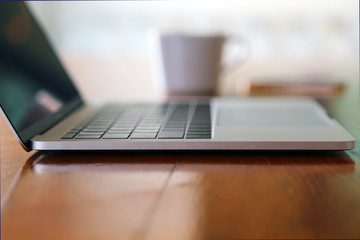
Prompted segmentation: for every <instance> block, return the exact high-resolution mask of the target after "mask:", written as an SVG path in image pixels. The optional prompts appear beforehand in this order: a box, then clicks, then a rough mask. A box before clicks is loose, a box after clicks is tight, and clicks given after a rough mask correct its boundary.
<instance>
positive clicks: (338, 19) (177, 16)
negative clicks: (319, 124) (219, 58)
mask: <svg viewBox="0 0 360 240" xmlns="http://www.w3.org/2000/svg"><path fill="white" fill-rule="evenodd" d="M28 5H29V6H30V7H31V9H32V10H33V12H34V13H35V14H36V16H37V18H38V19H39V21H40V22H41V24H42V25H43V27H44V28H45V30H46V32H47V33H48V35H49V37H50V39H51V41H52V42H53V43H54V45H55V47H56V48H57V50H58V52H59V54H60V56H61V57H62V59H63V61H64V63H65V65H66V66H67V68H68V70H69V71H70V74H71V75H72V76H73V78H74V80H75V82H76V84H77V85H78V86H79V89H80V90H81V92H82V94H83V96H84V97H85V98H90V97H91V98H104V97H106V98H107V99H114V100H122V99H152V98H158V97H160V95H159V92H157V90H156V89H155V88H154V86H153V84H152V79H151V78H152V74H151V68H150V63H149V56H148V43H147V35H148V33H149V31H151V30H153V29H160V30H181V31H185V32H186V31H191V32H201V33H222V34H224V35H226V36H239V35H240V36H243V37H245V38H246V39H247V41H248V42H249V45H250V52H251V54H250V56H249V58H248V60H247V61H246V63H245V64H243V65H242V66H239V67H238V68H237V69H236V71H233V72H232V73H231V74H229V75H226V74H224V76H223V77H222V79H221V82H220V85H219V88H220V92H221V94H225V95H237V94H243V89H241V86H242V83H244V82H245V81H246V80H244V79H249V78H262V79H264V78H265V79H266V78H268V79H273V78H276V79H279V78H280V79H289V80H291V79H293V78H295V77H296V76H312V75H321V76H324V78H325V79H329V81H332V80H333V79H336V80H337V81H347V80H348V79H349V78H354V77H355V78H356V77H357V79H358V76H359V1H358V0H346V1H344V0H317V1H311V0H291V1H288V0H271V1H267V0H241V1H226V0H223V1H110V2H103V1H100V2H96V1H90V2H83V1H80V2H74V1H64V2H62V1H53V2H47V1H41V2H28ZM239 86H240V87H239Z"/></svg>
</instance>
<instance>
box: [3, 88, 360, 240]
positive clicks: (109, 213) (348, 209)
mask: <svg viewBox="0 0 360 240" xmlns="http://www.w3.org/2000/svg"><path fill="white" fill-rule="evenodd" d="M358 103H359V102H358V93H357V89H356V88H351V89H350V91H348V94H347V95H345V96H344V97H342V98H340V99H337V100H334V101H324V102H323V104H324V106H326V108H327V109H328V110H329V112H330V114H331V115H332V116H333V117H335V118H336V119H338V120H339V121H340V122H341V123H342V124H343V125H344V126H345V127H346V128H347V129H348V130H349V131H350V132H351V133H352V134H353V135H354V136H355V137H356V138H357V139H359V136H360V107H359V104H358ZM1 185H2V186H1V187H2V189H1V196H2V199H1V201H2V211H1V239H4V240H11V239H21V240H28V239H34V240H35V239H36V240H40V239H44V240H49V239H51V240H57V239H59V240H60V239H61V240H62V239H64V240H65V239H66V240H69V239H70V240H71V239H75V240H92V239H94V240H95V239H96V240H98V239H156V240H159V239H172V240H173V239H242V238H255V239H259V238H312V239H314V238H360V225H359V223H360V146H359V142H358V147H357V148H356V149H355V150H351V151H346V152H236V151H232V152H31V153H25V152H24V151H23V150H22V149H21V147H20V146H19V145H18V144H17V143H16V140H15V139H14V137H13V136H12V134H11V132H10V131H9V129H8V128H7V127H6V126H5V124H4V121H3V120H1Z"/></svg>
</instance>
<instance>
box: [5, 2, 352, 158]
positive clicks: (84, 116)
mask: <svg viewBox="0 0 360 240" xmlns="http://www.w3.org/2000/svg"><path fill="white" fill-rule="evenodd" d="M16 19H18V20H19V19H20V20H21V21H20V20H19V21H17V20H16ZM0 29H1V31H0V52H1V55H0V104H1V112H2V114H3V116H4V117H5V119H6V120H7V121H8V124H9V126H10V127H11V128H12V130H13V132H14V134H15V135H16V136H17V137H18V139H19V141H20V143H21V144H22V146H23V147H24V148H25V149H26V150H28V151H29V150H32V149H36V150H346V149H352V148H354V146H355V139H354V138H353V137H352V136H351V135H350V134H349V133H348V132H347V131H346V130H345V129H344V128H343V127H341V126H340V125H339V124H338V123H337V122H336V121H335V120H333V119H330V118H329V117H328V116H327V114H326V112H325V111H324V109H323V108H322V107H321V106H320V105H319V104H317V103H316V102H315V101H313V100H311V99H306V98H213V99H208V100H198V99H189V100H188V101H176V100H173V101H169V102H154V103H146V104H145V103H111V104H103V105H92V104H88V103H85V102H84V101H83V100H82V98H81V96H80V95H79V92H78V91H77V89H76V87H75V86H74V84H73V82H72V81H71V79H70V78H69V76H68V74H67V73H66V70H65V69H64V67H63V66H62V64H61V63H60V61H59V59H58V57H57V56H56V54H55V53H54V51H53V49H52V47H51V46H50V44H49V42H48V40H47V38H46V37H45V36H44V34H43V32H42V31H41V30H40V28H39V26H38V24H36V22H35V20H34V19H33V17H32V16H31V14H30V13H29V11H28V10H27V8H26V6H25V5H24V4H23V3H19V2H6V3H2V4H1V10H0ZM109 87H111V86H109Z"/></svg>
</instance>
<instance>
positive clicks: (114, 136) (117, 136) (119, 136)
mask: <svg viewBox="0 0 360 240" xmlns="http://www.w3.org/2000/svg"><path fill="white" fill-rule="evenodd" d="M129 135H130V133H106V134H105V135H104V136H103V137H102V138H103V139H127V138H128V137H129Z"/></svg>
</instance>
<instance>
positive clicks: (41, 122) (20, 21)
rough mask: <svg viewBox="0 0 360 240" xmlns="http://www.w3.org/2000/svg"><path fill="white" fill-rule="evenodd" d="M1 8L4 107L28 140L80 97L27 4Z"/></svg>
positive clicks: (0, 60) (0, 74)
mask: <svg viewBox="0 0 360 240" xmlns="http://www.w3.org/2000/svg"><path fill="white" fill-rule="evenodd" d="M0 6H1V7H0V105H1V108H2V109H3V111H4V112H5V114H6V115H7V117H8V118H9V119H10V121H11V124H12V125H13V127H14V129H15V130H16V131H17V133H18V134H19V136H20V138H21V140H22V141H23V143H25V142H27V141H28V140H29V139H30V138H31V137H33V136H34V135H35V134H36V133H39V131H41V130H42V131H44V130H46V128H47V126H50V125H51V124H53V123H54V122H56V121H58V120H60V119H61V118H62V117H63V116H64V115H65V114H66V112H68V111H70V110H72V109H73V108H74V107H76V106H77V105H79V104H80V103H81V98H80V96H79V94H78V91H77V90H76V88H75V87H74V85H73V84H72V83H71V81H70V79H69V76H68V75H67V73H66V72H65V71H64V69H63V67H62V65H61V63H60V62H59V60H58V58H57V57H56V55H55V53H54V51H53V49H52V48H51V46H50V45H49V44H48V40H47V39H46V37H45V36H44V34H43V32H42V31H41V29H40V28H39V26H38V24H37V23H36V21H35V20H34V19H33V18H32V17H31V15H30V13H29V12H28V10H27V8H26V6H25V4H24V3H23V2H17V1H14V2H10V1H9V2H1V3H0ZM14 96H16V97H14Z"/></svg>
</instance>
